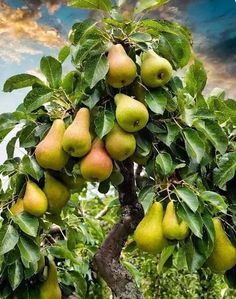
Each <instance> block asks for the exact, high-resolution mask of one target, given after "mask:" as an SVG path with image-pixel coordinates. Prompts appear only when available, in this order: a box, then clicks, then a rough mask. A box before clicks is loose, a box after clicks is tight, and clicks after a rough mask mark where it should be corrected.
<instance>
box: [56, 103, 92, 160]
mask: <svg viewBox="0 0 236 299" xmlns="http://www.w3.org/2000/svg"><path fill="white" fill-rule="evenodd" d="M89 126H90V113H89V109H88V108H81V109H80V110H79V111H78V112H77V114H76V116H75V119H74V121H73V122H72V124H71V125H70V126H69V127H68V128H67V129H66V131H65V133H64V136H63V139H62V146H63V149H64V150H65V151H66V152H67V153H69V154H70V155H71V156H72V157H83V156H84V155H86V154H87V153H88V152H89V150H90V148H91V135H90V132H89Z"/></svg>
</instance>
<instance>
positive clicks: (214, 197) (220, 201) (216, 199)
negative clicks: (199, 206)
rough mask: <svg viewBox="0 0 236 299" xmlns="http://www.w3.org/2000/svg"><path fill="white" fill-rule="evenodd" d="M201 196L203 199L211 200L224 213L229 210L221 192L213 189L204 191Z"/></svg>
mask: <svg viewBox="0 0 236 299" xmlns="http://www.w3.org/2000/svg"><path fill="white" fill-rule="evenodd" d="M200 197H201V199H202V200H203V201H206V202H209V203H210V204H212V205H213V206H214V207H216V208H217V210H219V211H221V212H222V213H226V212H227V204H226V202H225V200H224V198H223V196H221V195H220V194H218V193H216V192H212V191H204V192H203V193H201V195H200Z"/></svg>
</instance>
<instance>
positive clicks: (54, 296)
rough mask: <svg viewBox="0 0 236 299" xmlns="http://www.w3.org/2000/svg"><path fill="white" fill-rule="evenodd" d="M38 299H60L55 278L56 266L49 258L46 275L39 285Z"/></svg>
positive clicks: (59, 291) (59, 290)
mask: <svg viewBox="0 0 236 299" xmlns="http://www.w3.org/2000/svg"><path fill="white" fill-rule="evenodd" d="M40 299H61V289H60V287H59V284H58V279H57V267H56V265H55V263H54V261H53V259H51V258H49V265H48V276H47V279H46V280H45V281H44V282H43V283H42V285H41V286H40Z"/></svg>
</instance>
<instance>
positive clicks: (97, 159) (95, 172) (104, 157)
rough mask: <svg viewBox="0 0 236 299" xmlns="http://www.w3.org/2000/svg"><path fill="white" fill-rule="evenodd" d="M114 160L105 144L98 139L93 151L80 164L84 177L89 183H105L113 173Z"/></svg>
mask: <svg viewBox="0 0 236 299" xmlns="http://www.w3.org/2000/svg"><path fill="white" fill-rule="evenodd" d="M112 169H113V164H112V159H111V158H110V156H109V155H108V153H107V152H106V150H105V148H104V142H103V141H102V140H101V139H98V138H96V139H95V140H94V141H93V144H92V148H91V151H90V152H89V153H88V154H87V156H85V157H84V158H83V159H82V160H81V163H80V172H81V175H82V177H83V178H84V179H85V180H88V181H99V182H101V181H105V180H106V179H107V178H109V176H110V175H111V173H112Z"/></svg>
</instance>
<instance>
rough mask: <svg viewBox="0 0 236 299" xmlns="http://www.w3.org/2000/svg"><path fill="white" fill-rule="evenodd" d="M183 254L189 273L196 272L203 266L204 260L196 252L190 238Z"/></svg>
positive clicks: (202, 256) (203, 257) (199, 253)
mask: <svg viewBox="0 0 236 299" xmlns="http://www.w3.org/2000/svg"><path fill="white" fill-rule="evenodd" d="M185 253H186V260H187V264H188V269H189V271H190V272H194V271H197V270H198V269H200V268H201V267H202V266H203V264H204V262H205V260H206V258H205V256H204V255H202V254H201V252H199V251H198V250H197V248H196V247H195V244H194V242H193V240H192V238H189V239H188V240H187V242H186V243H185Z"/></svg>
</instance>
